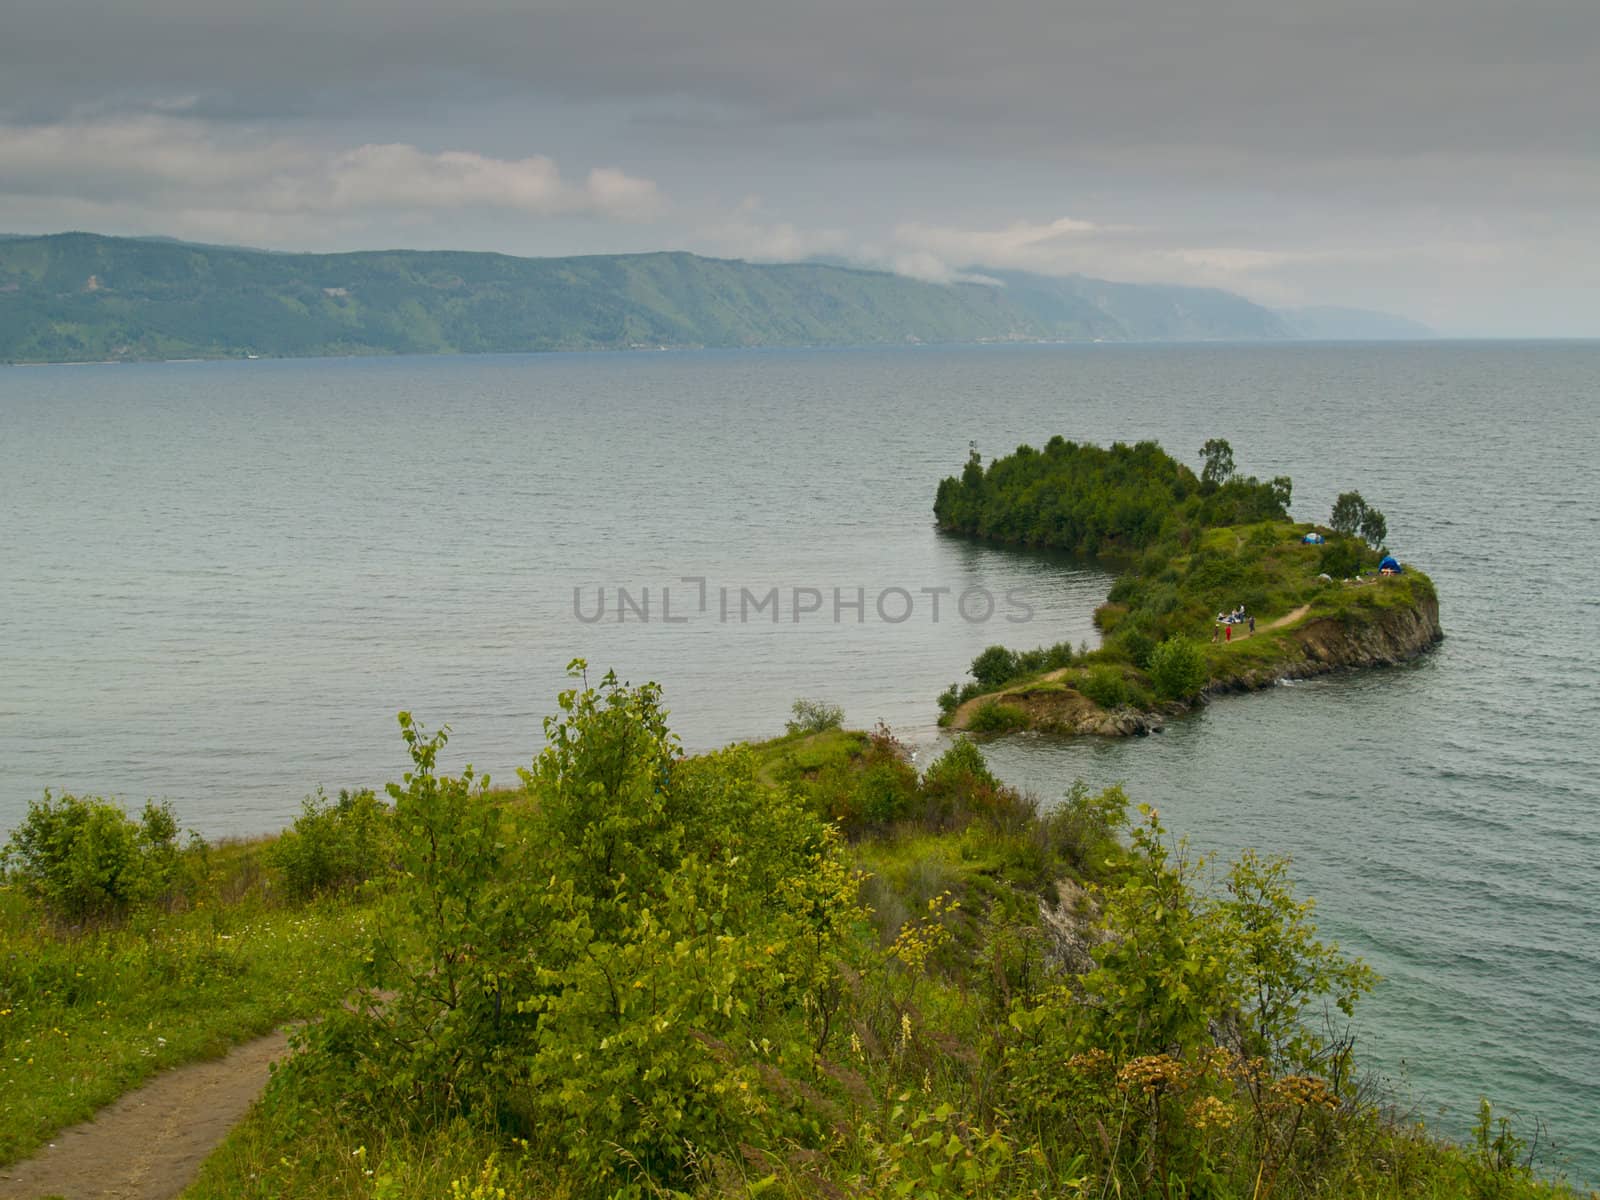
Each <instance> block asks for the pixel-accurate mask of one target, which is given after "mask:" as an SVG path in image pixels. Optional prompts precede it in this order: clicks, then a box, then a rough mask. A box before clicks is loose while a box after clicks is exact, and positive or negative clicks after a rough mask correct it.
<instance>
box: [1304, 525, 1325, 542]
mask: <svg viewBox="0 0 1600 1200" xmlns="http://www.w3.org/2000/svg"><path fill="white" fill-rule="evenodd" d="M1300 540H1301V541H1302V542H1304V543H1305V544H1306V545H1308V546H1320V545H1322V543H1323V542H1324V541H1326V540H1327V539H1326V538H1324V537H1323V536H1322V535H1321V534H1320V533H1318V532H1317V531H1316V530H1315V529H1313V530H1312V531H1311V532H1310V533H1308V534H1306V535H1305V537H1303V538H1301V539H1300Z"/></svg>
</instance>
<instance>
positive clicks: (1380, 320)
mask: <svg viewBox="0 0 1600 1200" xmlns="http://www.w3.org/2000/svg"><path fill="white" fill-rule="evenodd" d="M1278 316H1279V317H1281V318H1282V319H1283V321H1284V323H1285V324H1286V325H1287V326H1288V327H1289V329H1290V330H1291V331H1293V333H1294V336H1296V337H1299V338H1305V339H1307V340H1309V341H1351V342H1396V341H1418V340H1423V339H1428V338H1435V337H1438V336H1439V335H1438V334H1437V333H1435V332H1434V331H1433V330H1432V329H1430V328H1428V326H1426V325H1424V324H1422V322H1420V321H1413V320H1411V318H1409V317H1401V316H1396V315H1395V314H1394V313H1386V312H1372V311H1371V310H1369V309H1364V308H1338V307H1334V306H1330V305H1322V306H1318V307H1312V308H1286V309H1280V310H1279V312H1278Z"/></svg>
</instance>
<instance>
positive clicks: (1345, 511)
mask: <svg viewBox="0 0 1600 1200" xmlns="http://www.w3.org/2000/svg"><path fill="white" fill-rule="evenodd" d="M1366 515H1367V502H1366V501H1365V500H1363V499H1362V498H1361V493H1360V492H1340V493H1339V498H1338V499H1336V500H1335V501H1334V502H1333V512H1332V513H1331V514H1330V515H1329V517H1328V527H1329V528H1330V529H1332V530H1333V531H1334V532H1335V533H1342V534H1344V535H1345V536H1346V537H1354V536H1355V535H1356V534H1357V533H1358V532H1360V529H1361V520H1362V518H1363V517H1365V516H1366Z"/></svg>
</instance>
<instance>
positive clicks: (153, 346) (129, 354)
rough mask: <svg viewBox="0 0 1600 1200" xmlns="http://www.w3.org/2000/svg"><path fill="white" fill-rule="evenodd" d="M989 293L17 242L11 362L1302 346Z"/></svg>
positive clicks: (1188, 304)
mask: <svg viewBox="0 0 1600 1200" xmlns="http://www.w3.org/2000/svg"><path fill="white" fill-rule="evenodd" d="M987 274H990V275H993V276H996V277H997V279H998V285H996V284H991V283H957V284H951V285H941V284H932V283H923V282H920V281H917V280H913V279H908V278H905V277H903V276H899V275H892V274H888V273H885V272H880V271H866V270H858V269H854V268H849V267H840V266H834V265H829V264H821V263H792V264H779V265H759V264H753V263H746V262H738V261H729V260H724V259H710V258H701V257H699V256H697V255H693V254H683V253H657V254H623V255H593V256H587V257H580V258H544V259H529V258H513V257H510V256H508V255H503V254H481V253H465V252H455V251H412V250H401V251H376V252H362V253H354V254H278V253H272V252H268V251H261V250H248V249H241V248H229V247H215V246H197V245H191V244H187V243H182V242H173V241H169V240H163V239H138V238H111V237H100V236H98V235H95V234H86V233H69V234H58V235H53V236H49V237H9V238H0V361H9V362H71V361H85V360H88V361H98V360H105V359H144V358H187V357H242V356H245V355H252V354H254V355H272V356H302V355H338V354H431V353H483V352H519V351H534V350H616V349H628V348H640V347H649V348H654V347H658V346H672V347H691V346H728V347H736V346H805V345H874V344H905V343H918V342H980V341H1053V340H1075V341H1076V340H1084V341H1087V340H1095V339H1103V340H1108V341H1119V340H1190V339H1195V340H1203V339H1277V338H1285V337H1289V336H1292V330H1291V329H1290V328H1289V327H1288V326H1287V325H1286V324H1285V322H1284V321H1283V320H1282V319H1281V318H1280V317H1279V316H1278V315H1277V314H1275V313H1273V312H1272V311H1270V310H1269V309H1266V308H1262V307H1261V306H1259V305H1256V304H1252V303H1251V302H1250V301H1248V300H1245V299H1243V298H1242V297H1239V296H1235V295H1232V294H1230V293H1227V292H1221V291H1215V290H1212V289H1204V288H1178V287H1160V286H1154V285H1142V284H1115V283H1106V282H1104V281H1101V280H1092V279H1086V278H1083V277H1081V276H1075V277H1072V278H1069V279H1053V278H1044V277H1041V276H1034V275H1027V274H1024V273H1021V272H999V273H992V272H991V273H987Z"/></svg>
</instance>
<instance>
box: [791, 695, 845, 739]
mask: <svg viewBox="0 0 1600 1200" xmlns="http://www.w3.org/2000/svg"><path fill="white" fill-rule="evenodd" d="M791 711H793V713H794V720H792V721H788V722H786V723H785V724H784V728H785V729H787V730H788V731H789V732H790V733H826V732H827V731H828V730H830V729H839V728H841V727H842V726H843V725H844V709H842V708H840V707H839V706H838V705H837V704H829V703H828V702H827V701H826V700H806V699H800V700H796V701H795V702H794V706H793V709H792V710H791Z"/></svg>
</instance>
